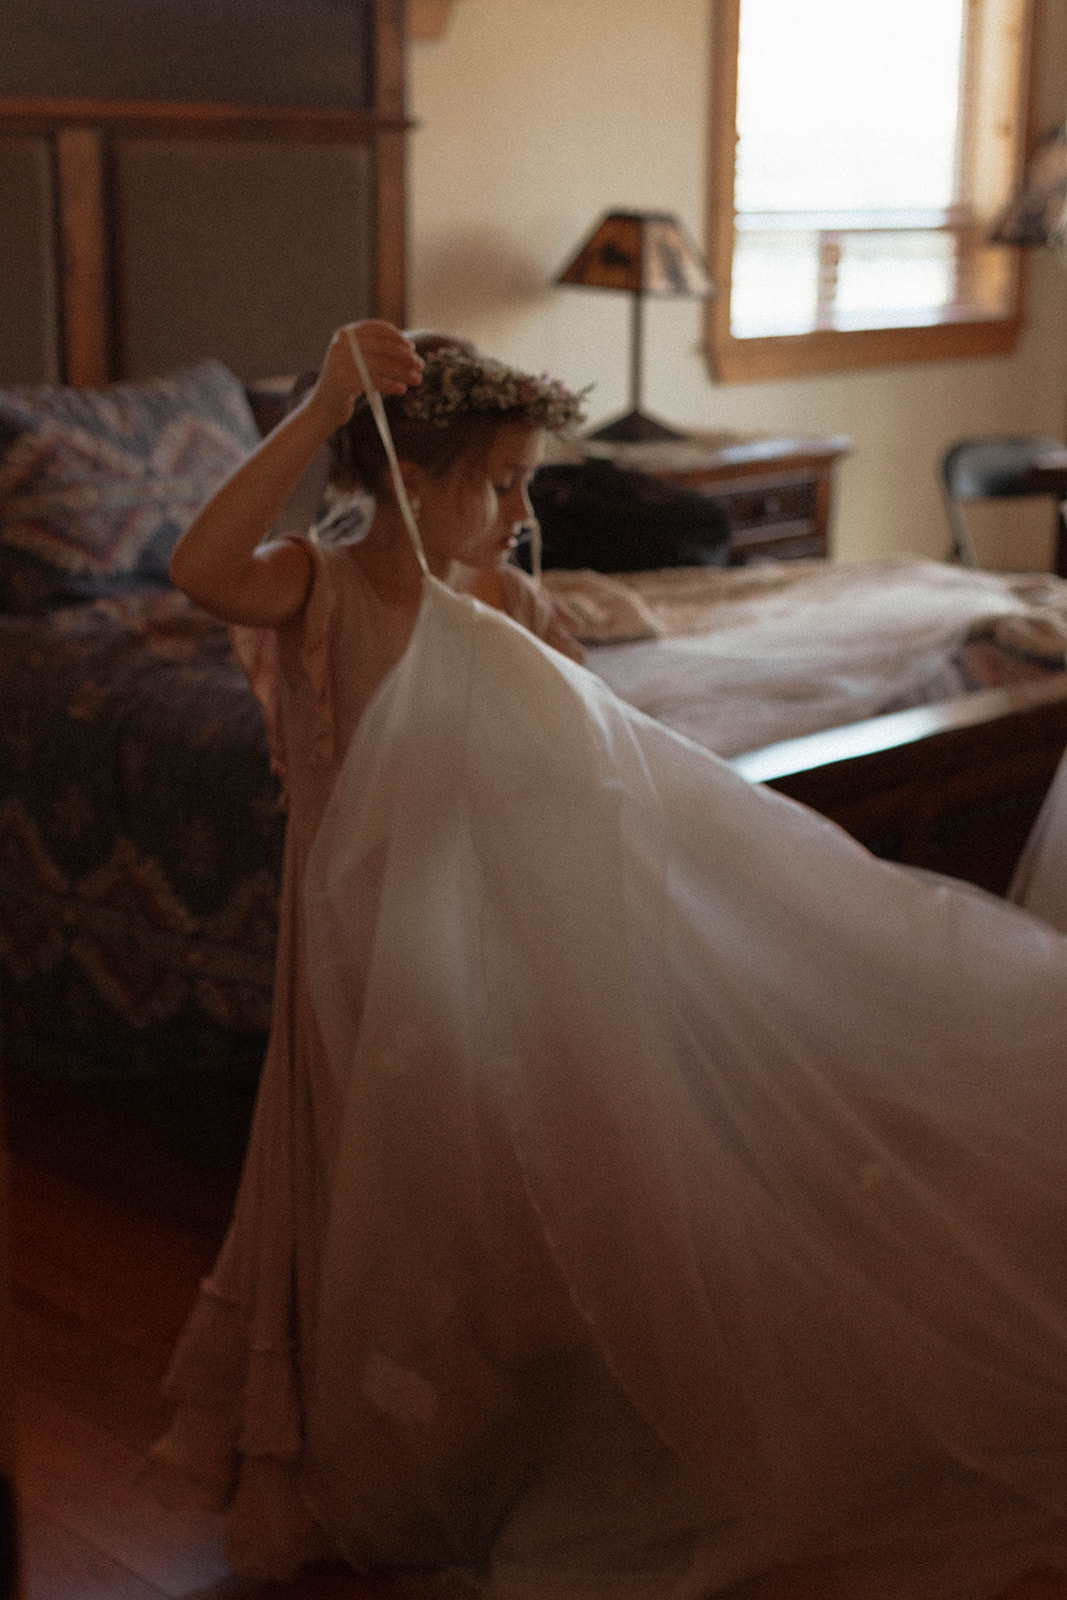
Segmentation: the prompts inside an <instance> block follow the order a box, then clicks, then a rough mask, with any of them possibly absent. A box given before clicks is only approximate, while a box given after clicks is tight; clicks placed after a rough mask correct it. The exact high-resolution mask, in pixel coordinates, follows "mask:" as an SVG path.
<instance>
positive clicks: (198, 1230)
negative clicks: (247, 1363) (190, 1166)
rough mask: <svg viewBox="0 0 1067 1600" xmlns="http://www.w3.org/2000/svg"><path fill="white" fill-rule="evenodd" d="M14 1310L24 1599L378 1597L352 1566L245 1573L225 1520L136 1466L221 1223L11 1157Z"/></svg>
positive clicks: (157, 1420)
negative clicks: (189, 1508)
mask: <svg viewBox="0 0 1067 1600" xmlns="http://www.w3.org/2000/svg"><path fill="white" fill-rule="evenodd" d="M10 1212H11V1278H12V1321H13V1324H14V1337H15V1347H16V1382H17V1390H18V1399H17V1404H18V1412H19V1435H20V1440H19V1444H20V1448H19V1463H18V1470H19V1494H20V1501H21V1525H22V1545H23V1573H24V1585H25V1600H161V1597H163V1596H166V1597H169V1600H179V1597H183V1600H193V1597H194V1596H195V1597H196V1600H231V1597H236V1596H241V1597H243V1600H260V1597H262V1600H267V1597H268V1596H269V1597H270V1600H342V1597H344V1600H360V1597H366V1600H372V1597H373V1600H381V1595H382V1591H381V1590H376V1589H375V1587H374V1586H373V1585H370V1584H366V1583H362V1582H360V1581H359V1580H357V1579H356V1578H354V1577H353V1576H352V1575H351V1574H350V1573H346V1572H343V1571H339V1570H329V1571H327V1570H320V1571H317V1572H314V1573H309V1574H306V1575H305V1576H303V1577H302V1578H301V1579H300V1581H299V1582H297V1583H294V1584H292V1585H278V1584H269V1585H265V1586H264V1585H255V1584H248V1583H239V1582H238V1581H237V1580H235V1579H233V1578H232V1577H231V1576H230V1575H229V1570H228V1568H227V1565H226V1561H225V1558H224V1555H223V1535H222V1525H221V1519H219V1518H217V1517H213V1516H210V1515H206V1514H201V1513H197V1512H179V1511H172V1510H168V1509H167V1508H165V1507H163V1506H161V1505H160V1504H159V1502H158V1500H157V1499H156V1498H155V1496H154V1495H153V1494H152V1493H151V1491H150V1490H149V1489H148V1487H147V1486H146V1485H145V1484H144V1483H142V1482H141V1481H139V1476H138V1468H139V1463H140V1460H141V1457H142V1455H143V1452H144V1451H145V1449H146V1448H147V1446H148V1445H149V1444H150V1443H151V1441H152V1440H153V1438H155V1437H156V1435H157V1434H158V1433H159V1432H160V1431H161V1428H162V1427H163V1425H164V1422H165V1420H166V1409H165V1407H164V1404H163V1402H162V1400H161V1398H160V1393H159V1383H160V1379H161V1376H162V1374H163V1370H164V1367H165V1364H166V1361H167V1359H168V1356H169V1353H170V1350H171V1348H172V1346H173V1344H174V1341H175V1339H176V1337H177V1335H178V1332H179V1330H180V1327H181V1324H182V1321H183V1319H184V1317H185V1314H186V1312H187V1310H188V1308H189V1306H190V1304H191V1303H192V1300H193V1297H194V1295H195V1293H196V1288H197V1284H198V1283H199V1280H200V1278H201V1276H202V1275H203V1273H204V1272H205V1271H206V1270H207V1268H208V1267H209V1266H210V1263H211V1261H212V1258H213V1256H214V1252H215V1249H216V1247H217V1243H218V1240H217V1233H216V1231H215V1230H213V1229H210V1228H207V1227H192V1226H189V1225H185V1226H181V1225H178V1224H176V1223H174V1222H167V1221H160V1220H159V1219H158V1218H153V1217H152V1216H147V1215H145V1214H143V1213H142V1212H140V1211H138V1210H136V1209H132V1208H129V1207H124V1206H122V1205H121V1204H119V1203H117V1202H116V1201H115V1200H114V1199H111V1198H108V1197H106V1196H101V1195H100V1194H98V1193H94V1192H93V1191H92V1190H91V1189H90V1188H87V1187H86V1186H85V1185H84V1184H82V1183H78V1182H77V1181H74V1180H72V1179H71V1178H69V1177H66V1176H64V1175H62V1174H60V1173H56V1172H52V1171H48V1170H47V1169H46V1168H43V1167H40V1166H38V1165H36V1164H35V1163H33V1162H30V1161H26V1160H24V1159H20V1158H19V1157H17V1156H16V1157H15V1158H13V1162H12V1182H11V1199H10Z"/></svg>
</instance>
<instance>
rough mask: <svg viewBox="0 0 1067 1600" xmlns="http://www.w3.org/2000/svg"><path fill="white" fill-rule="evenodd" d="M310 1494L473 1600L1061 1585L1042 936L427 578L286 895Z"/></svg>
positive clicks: (341, 1519)
mask: <svg viewBox="0 0 1067 1600" xmlns="http://www.w3.org/2000/svg"><path fill="white" fill-rule="evenodd" d="M305 904H306V911H307V919H308V929H309V957H310V969H311V972H312V974H313V998H314V1002H315V1007H316V1012H317V1015H318V1019H319V1025H320V1029H321V1032H322V1035H323V1039H324V1042H325V1045H326V1050H327V1055H328V1058H329V1062H330V1070H331V1072H332V1073H333V1074H334V1075H335V1079H336V1083H337V1088H338V1092H339V1095H340V1097H341V1099H342V1101H343V1105H344V1111H343V1118H342V1122H341V1126H340V1132H339V1141H340V1142H339V1155H338V1161H337V1167H336V1175H335V1182H334V1194H333V1201H332V1210H331V1215H330V1223H329V1228H328V1233H327V1238H326V1240H325V1247H324V1256H323V1261H322V1295H321V1303H320V1306H319V1312H318V1318H317V1325H316V1336H315V1344H314V1348H313V1349H312V1350H311V1351H309V1352H306V1353H305V1361H306V1371H305V1382H306V1394H305V1411H306V1414H305V1425H306V1430H307V1445H306V1456H305V1463H304V1467H303V1484H304V1491H305V1494H306V1496H307V1499H308V1503H309V1504H310V1505H311V1506H312V1508H313V1510H314V1512H315V1514H316V1516H317V1517H318V1519H319V1520H320V1521H321V1523H322V1524H323V1526H324V1527H326V1528H327V1529H328V1531H329V1533H330V1536H331V1538H332V1539H333V1540H334V1541H335V1543H336V1545H337V1547H338V1548H340V1549H341V1550H343V1551H345V1552H346V1553H347V1554H348V1555H349V1556H350V1558H351V1559H352V1560H353V1561H354V1562H355V1563H357V1564H360V1565H371V1566H392V1567H408V1568H426V1569H462V1570H464V1571H466V1572H467V1573H468V1574H470V1575H471V1576H472V1577H473V1578H474V1580H475V1581H477V1582H478V1583H480V1584H483V1585H486V1586H487V1587H488V1588H489V1591H490V1592H491V1593H493V1594H500V1595H510V1594H515V1595H522V1596H525V1595H531V1596H532V1595H533V1594H534V1593H536V1594H537V1595H538V1596H541V1597H544V1596H553V1595H557V1594H559V1595H568V1596H569V1595H574V1594H589V1595H594V1594H595V1595H598V1596H599V1595H606V1594H609V1593H610V1594H615V1593H618V1594H620V1595H630V1594H631V1593H632V1594H634V1595H641V1596H645V1595H651V1594H656V1595H665V1594H668V1593H670V1594H673V1595H676V1596H689V1595H692V1596H694V1597H695V1596H697V1595H701V1594H710V1593H713V1592H716V1591H718V1590H722V1589H724V1588H726V1587H727V1586H729V1585H730V1584H732V1583H735V1582H737V1581H738V1580H740V1579H742V1578H744V1577H745V1576H748V1575H750V1574H752V1573H755V1572H759V1571H762V1570H766V1569H767V1568H770V1567H772V1566H773V1565H775V1564H776V1563H787V1562H793V1561H798V1562H799V1561H804V1562H810V1563H820V1562H823V1563H826V1571H827V1572H830V1571H832V1572H833V1573H835V1574H836V1575H837V1577H836V1578H835V1579H834V1580H833V1581H834V1582H838V1583H840V1584H841V1585H842V1587H841V1588H840V1591H838V1590H837V1589H835V1588H833V1587H832V1584H831V1580H830V1579H827V1583H826V1586H825V1588H823V1589H820V1593H826V1594H831V1593H836V1592H840V1593H841V1594H843V1595H846V1594H847V1595H848V1596H849V1600H858V1597H872V1600H873V1597H878V1600H904V1597H905V1596H906V1597H907V1600H924V1597H929V1600H935V1597H936V1600H946V1597H948V1596H957V1597H962V1596H974V1597H977V1596H984V1595H988V1594H991V1593H992V1592H994V1590H995V1588H996V1587H997V1586H999V1585H1001V1584H1003V1583H1006V1582H1008V1581H1009V1580H1010V1579H1011V1578H1012V1577H1013V1576H1016V1575H1018V1574H1019V1573H1021V1572H1023V1571H1025V1570H1027V1568H1029V1567H1033V1566H1036V1565H1042V1564H1046V1565H1048V1564H1055V1563H1057V1562H1061V1563H1064V1564H1065V1565H1067V1248H1065V1244H1067V1007H1065V999H1067V939H1064V937H1062V936H1061V935H1060V934H1059V933H1057V932H1055V931H1053V929H1051V928H1050V927H1048V926H1047V925H1045V924H1044V923H1043V922H1041V921H1039V920H1038V919H1037V918H1036V917H1033V916H1031V915H1029V914H1028V913H1027V912H1026V911H1024V910H1021V909H1018V908H1016V907H1013V906H1010V905H1007V904H1005V903H1004V902H1001V901H997V900H994V899H993V898H992V897H990V896H987V895H984V894H982V893H981V892H979V891H973V890H970V889H967V888H965V887H963V886H958V885H952V884H947V883H940V882H934V881H931V880H929V879H925V878H923V877H920V876H918V875H913V874H910V873H908V872H906V871H904V870H902V869H899V868H896V867H893V866H890V865H887V864H883V863H881V862H879V861H876V860H875V859H873V858H872V857H871V856H869V855H868V854H867V853H866V852H865V851H864V850H863V849H861V848H860V847H859V846H858V845H856V844H855V843H853V842H852V841H851V840H850V839H849V838H847V837H846V836H845V835H844V834H843V833H842V832H841V831H840V830H838V829H837V828H836V827H834V826H833V825H832V824H830V823H828V822H826V821H824V820H822V819H820V818H818V817H816V816H814V815H813V814H811V813H810V812H808V811H806V810H804V809H803V808H800V807H798V806H795V805H793V804H792V803H791V802H789V801H787V800H784V799H782V798H780V797H778V796H776V795H774V794H773V793H771V792H769V791H766V790H763V789H759V788H752V787H750V786H748V785H747V784H746V783H745V782H743V781H742V780H741V779H740V778H738V777H737V776H736V775H735V774H734V773H733V772H732V771H731V770H730V769H729V768H728V767H727V766H726V765H725V764H724V763H722V762H720V761H718V760H717V759H716V758H715V757H713V756H710V755H708V754H707V753H706V752H705V751H703V750H701V749H699V748H698V747H697V746H695V745H693V744H691V743H689V742H688V741H686V740H685V739H683V738H680V737H679V736H677V735H675V734H672V733H670V732H668V731H667V730H665V729H664V728H663V727H662V726H660V725H658V724H656V723H654V722H652V721H650V720H649V719H647V718H645V717H643V716H642V715H641V714H640V713H637V712H634V711H632V710H630V709H629V708H627V707H626V706H625V705H623V704H622V703H621V702H619V701H617V700H616V699H615V698H614V697H613V696H612V695H611V694H610V692H609V691H607V690H605V689H604V687H603V685H601V684H600V683H598V681H597V680H596V679H595V678H594V677H593V676H592V675H591V674H589V673H587V672H585V671H584V670H583V669H581V668H579V667H575V666H572V665H571V664H570V663H568V662H566V661H564V660H562V658H560V657H559V656H557V655H555V654H554V653H553V652H552V651H550V650H547V649H546V648H544V647H542V646H541V645H540V644H539V643H538V642H537V641H536V640H533V639H531V638H530V637H529V636H528V635H526V634H524V633H523V632H522V631H521V630H520V629H518V628H517V627H515V626H514V625H513V624H512V623H510V622H509V621H508V620H507V619H505V618H503V617H501V616H500V615H498V614H496V613H490V612H488V611H486V610H485V609H484V608H482V607H481V606H479V605H478V604H477V603H476V602H474V601H471V600H469V599H466V598H460V597H456V596H455V595H452V594H451V593H450V592H449V591H447V590H445V589H444V588H442V587H441V586H440V585H438V584H436V583H434V582H432V581H428V582H427V584H426V592H425V596H424V601H423V607H422V612H421V614H420V619H419V623H418V626H417V628H416V631H415V635H414V638H413V640H412V644H411V646H410V648H409V650H408V652H407V654H406V656H405V657H404V659H403V660H402V661H401V663H400V664H399V666H398V667H397V668H396V669H394V671H393V673H392V674H391V676H390V677H389V679H388V680H387V681H386V683H385V684H384V685H383V686H382V689H381V690H380V691H379V693H378V696H377V698H376V700H375V701H374V702H373V704H372V706H371V708H370V709H369V711H368V712H367V714H366V716H365V717H364V720H363V723H362V724H361V727H360V729H359V730H358V732H357V734H356V736H355V738H354V740H353V743H352V747H351V749H350V751H349V752H348V756H347V757H346V761H345V764H344V767H343V769H342V772H341V775H340V777H339V779H338V782H337V785H336V788H335V791H334V794H333V796H332V799H331V801H330V804H329V807H328V809H327V812H326V815H325V817H324V820H323V823H322V826H321V828H320V830H319V833H318V835H317V838H316V842H315V845H314V848H313V851H312V855H311V859H310V863H309V868H308V874H307V881H306V902H305Z"/></svg>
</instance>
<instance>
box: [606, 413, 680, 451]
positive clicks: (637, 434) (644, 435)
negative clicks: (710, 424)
mask: <svg viewBox="0 0 1067 1600" xmlns="http://www.w3.org/2000/svg"><path fill="white" fill-rule="evenodd" d="M585 437H586V438H587V439H596V440H598V441H600V442H602V443H604V444H640V443H642V442H643V441H646V440H653V439H685V438H687V437H688V435H686V434H684V433H679V432H678V431H677V429H675V428H668V427H667V425H666V424H665V423H663V422H657V421H656V419H655V417H648V416H646V415H645V413H644V412H643V411H628V412H627V413H626V415H625V416H624V417H616V419H615V421H614V422H608V423H605V425H604V427H602V428H596V429H595V430H594V431H593V432H592V433H587V434H586V436H585Z"/></svg>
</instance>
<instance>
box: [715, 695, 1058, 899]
mask: <svg viewBox="0 0 1067 1600" xmlns="http://www.w3.org/2000/svg"><path fill="white" fill-rule="evenodd" d="M1065 746H1067V677H1060V676H1057V677H1055V678H1050V679H1048V680H1046V681H1042V682H1039V683H1028V684H1023V685H1019V686H1016V687H1013V688H1010V689H987V690H982V691H981V692H979V693H976V694H969V695H965V696H963V697H961V698H960V699H956V700H947V701H943V702H941V703H940V704H937V705H931V706H924V707H921V708H918V709H916V710H911V711H899V712H895V713H893V714H892V715H889V716H882V717H872V718H870V719H869V720H868V721H865V722H856V723H851V724H849V725H848V726H846V727H841V728H832V729H830V730H828V731H827V732H825V733H817V734H810V735H808V736H807V737H805V738H800V739H789V740H785V741H783V742H782V743H781V744H774V745H767V746H766V747H765V748H763V749H761V750H754V751H750V752H748V753H746V754H745V755H741V756H737V757H735V758H734V760H733V762H732V763H731V764H732V765H733V766H734V768H735V769H736V770H737V771H738V772H740V773H741V774H742V775H743V776H744V777H746V778H747V779H749V781H750V782H753V783H767V784H769V785H770V787H771V788H773V789H777V790H779V791H780V792H781V793H782V794H787V795H790V796H791V797H792V798H793V799H795V800H801V801H803V802H804V804H805V805H809V806H811V807H813V809H814V810H816V811H819V812H821V813H822V814H823V815H824V816H827V817H830V818H831V819H832V820H833V821H834V822H837V823H840V825H841V826H842V827H843V828H845V829H846V830H847V831H848V832H849V833H851V834H852V835H853V836H854V837H855V838H857V839H859V840H860V841H861V842H862V843H863V844H865V845H866V846H867V847H868V848H869V849H870V850H873V851H874V853H875V854H876V855H879V856H883V857H885V858H887V859H889V860H892V861H902V862H907V863H909V864H910V865H913V866H920V867H928V868H930V869H931V870H933V871H937V872H946V873H950V874H951V875H952V876H954V877H958V878H965V879H967V880H969V881H970V882H972V883H977V884H980V885H981V886H982V887H983V888H986V889H991V890H993V891H994V892H995V893H998V894H1003V893H1004V891H1005V890H1006V888H1007V886H1008V883H1009V882H1010V879H1011V875H1012V872H1013V870H1014V867H1015V863H1016V861H1017V860H1018V857H1019V852H1020V851H1021V849H1022V846H1023V843H1024V841H1025V839H1026V836H1027V834H1028V832H1029V830H1030V828H1031V826H1032V824H1033V821H1034V818H1035V816H1036V815H1037V812H1038V809H1039V808H1040V805H1041V801H1042V799H1043V798H1044V795H1045V792H1046V790H1047V789H1048V786H1049V783H1050V782H1051V780H1052V775H1053V773H1054V772H1055V770H1056V767H1057V765H1058V763H1059V760H1060V758H1061V756H1062V755H1063V752H1064V748H1065Z"/></svg>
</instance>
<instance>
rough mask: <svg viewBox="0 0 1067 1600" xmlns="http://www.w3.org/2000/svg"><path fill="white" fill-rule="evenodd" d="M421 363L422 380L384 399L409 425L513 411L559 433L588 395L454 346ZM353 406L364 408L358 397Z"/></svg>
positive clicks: (579, 413)
mask: <svg viewBox="0 0 1067 1600" xmlns="http://www.w3.org/2000/svg"><path fill="white" fill-rule="evenodd" d="M423 359H424V362H425V365H424V367H423V372H422V382H421V383H419V384H416V385H414V386H413V387H412V388H410V389H409V390H408V391H407V393H406V394H404V395H402V396H400V397H399V399H395V400H391V401H390V409H394V408H395V409H396V410H397V411H399V413H400V415H401V416H403V417H406V418H407V419H408V420H410V421H412V422H432V423H433V424H434V426H435V427H438V428H447V427H448V424H449V423H450V422H451V420H452V418H453V417H455V416H458V415H459V414H460V413H461V412H467V411H508V412H511V411H514V412H519V413H521V418H522V421H523V422H527V423H529V424H530V426H531V427H534V428H547V429H548V431H549V432H550V433H560V432H562V430H563V429H565V428H568V427H571V426H573V425H574V424H576V423H579V422H582V421H584V412H583V410H582V402H583V400H584V399H585V396H586V393H587V392H588V391H587V390H584V389H583V390H582V392H581V394H575V393H574V391H573V390H571V389H568V388H567V386H566V385H565V384H563V383H560V382H559V380H558V379H556V378H550V377H548V376H547V374H542V375H541V377H539V378H535V377H533V376H532V375H531V374H530V373H527V372H518V371H516V369H515V368H514V367H508V366H505V365H504V363H503V362H502V361H494V360H492V359H491V358H490V357H489V356H480V355H471V354H469V353H468V352H467V351H465V350H461V349H460V348H459V347H458V346H456V345H447V346H444V347H443V348H441V349H439V350H432V351H430V352H429V353H428V354H427V355H426V356H425V357H424V358H423ZM359 404H360V405H365V404H366V400H365V398H364V397H363V396H360V400H359Z"/></svg>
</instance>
